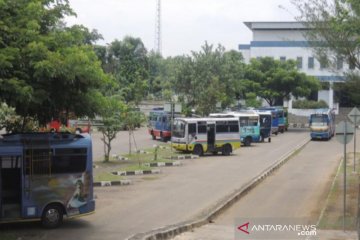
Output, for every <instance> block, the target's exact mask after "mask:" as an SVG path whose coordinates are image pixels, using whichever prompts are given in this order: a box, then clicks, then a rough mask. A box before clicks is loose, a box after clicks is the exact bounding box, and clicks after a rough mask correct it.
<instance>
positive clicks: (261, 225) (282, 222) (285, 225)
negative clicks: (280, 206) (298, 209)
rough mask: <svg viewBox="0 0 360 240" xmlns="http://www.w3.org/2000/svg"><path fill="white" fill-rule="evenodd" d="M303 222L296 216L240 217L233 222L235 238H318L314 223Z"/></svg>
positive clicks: (301, 239)
mask: <svg viewBox="0 0 360 240" xmlns="http://www.w3.org/2000/svg"><path fill="white" fill-rule="evenodd" d="M305 222H307V221H304V219H298V218H295V219H290V218H256V219H253V218H251V219H241V221H236V223H235V239H269V238H270V239H287V240H290V239H294V240H303V239H319V238H318V237H317V232H316V230H317V229H316V225H311V224H304V223H305ZM250 223H251V224H250Z"/></svg>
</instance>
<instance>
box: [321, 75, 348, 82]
mask: <svg viewBox="0 0 360 240" xmlns="http://www.w3.org/2000/svg"><path fill="white" fill-rule="evenodd" d="M314 77H316V78H317V79H319V80H320V81H321V82H344V81H345V77H344V76H314Z"/></svg>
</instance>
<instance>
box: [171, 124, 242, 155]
mask: <svg viewBox="0 0 360 240" xmlns="http://www.w3.org/2000/svg"><path fill="white" fill-rule="evenodd" d="M171 142H172V143H171V144H172V147H173V148H175V149H176V150H180V151H184V152H192V153H193V154H195V155H199V156H201V155H203V154H204V153H213V154H217V153H218V152H222V154H223V155H230V154H231V153H232V151H233V150H235V149H237V148H240V145H241V142H240V124H239V118H176V119H175V120H174V125H173V131H172V137H171Z"/></svg>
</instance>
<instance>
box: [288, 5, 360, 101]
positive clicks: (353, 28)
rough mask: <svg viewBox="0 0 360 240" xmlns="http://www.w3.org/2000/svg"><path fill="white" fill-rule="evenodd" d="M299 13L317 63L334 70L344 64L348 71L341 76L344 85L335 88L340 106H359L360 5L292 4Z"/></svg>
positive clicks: (299, 18)
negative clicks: (343, 79)
mask: <svg viewBox="0 0 360 240" xmlns="http://www.w3.org/2000/svg"><path fill="white" fill-rule="evenodd" d="M293 3H294V5H296V6H297V8H298V9H299V10H300V13H301V14H300V16H299V17H298V20H300V21H303V23H304V24H306V25H307V26H308V28H309V31H307V34H306V38H307V39H308V40H309V42H310V46H311V47H312V49H313V52H314V53H315V55H316V57H317V59H318V60H320V61H321V62H322V63H323V64H327V65H328V66H329V67H332V68H333V69H335V70H338V63H339V62H342V61H345V62H347V63H348V64H349V68H350V70H349V71H348V72H347V73H345V79H346V83H345V84H344V85H343V86H342V85H337V86H335V89H336V90H337V93H336V94H337V95H338V98H339V100H340V102H341V104H344V105H347V106H354V105H358V104H359V103H360V101H359V88H358V86H359V85H360V80H359V74H358V73H357V72H356V71H353V70H355V69H360V58H359V51H360V34H359V33H360V2H359V1H358V0H333V1H326V0H307V1H302V2H298V1H293Z"/></svg>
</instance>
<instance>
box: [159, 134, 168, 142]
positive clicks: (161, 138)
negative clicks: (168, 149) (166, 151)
mask: <svg viewBox="0 0 360 240" xmlns="http://www.w3.org/2000/svg"><path fill="white" fill-rule="evenodd" d="M160 140H161V141H162V142H166V141H167V139H166V137H164V136H163V133H162V132H161V133H160Z"/></svg>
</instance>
